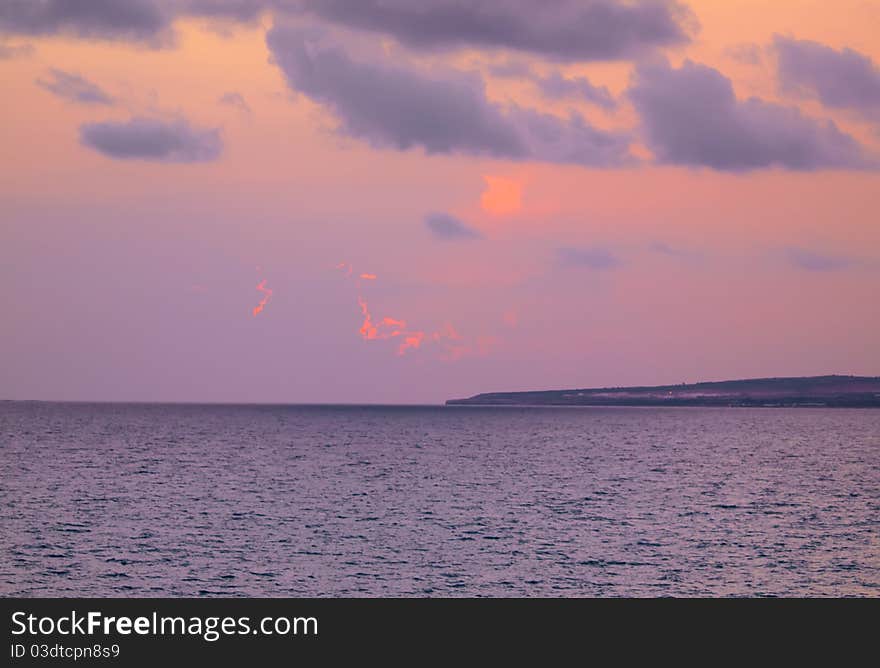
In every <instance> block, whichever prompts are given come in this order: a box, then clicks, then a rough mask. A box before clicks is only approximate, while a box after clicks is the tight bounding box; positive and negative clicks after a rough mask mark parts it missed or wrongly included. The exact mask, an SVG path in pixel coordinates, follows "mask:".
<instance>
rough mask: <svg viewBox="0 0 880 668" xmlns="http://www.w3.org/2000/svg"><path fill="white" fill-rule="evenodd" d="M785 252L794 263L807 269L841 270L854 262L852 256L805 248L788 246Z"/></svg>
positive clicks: (800, 267)
mask: <svg viewBox="0 0 880 668" xmlns="http://www.w3.org/2000/svg"><path fill="white" fill-rule="evenodd" d="M785 254H786V257H787V258H788V261H789V262H791V264H792V265H794V266H795V267H797V268H798V269H804V270H806V271H839V270H841V269H847V268H849V267H851V266H852V265H853V264H854V262H853V260H852V259H850V258H846V257H839V256H834V255H825V254H822V253H816V252H814V251H809V250H805V249H803V248H787V249H786V251H785Z"/></svg>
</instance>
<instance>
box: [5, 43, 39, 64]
mask: <svg viewBox="0 0 880 668" xmlns="http://www.w3.org/2000/svg"><path fill="white" fill-rule="evenodd" d="M33 52H34V47H33V45H32V44H4V43H3V42H0V60H11V59H12V58H23V57H25V56H29V55H31V54H32V53H33Z"/></svg>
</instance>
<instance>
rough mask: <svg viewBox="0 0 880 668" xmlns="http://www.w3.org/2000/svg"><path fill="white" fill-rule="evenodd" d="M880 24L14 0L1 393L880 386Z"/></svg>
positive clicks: (740, 7) (378, 5)
mask: <svg viewBox="0 0 880 668" xmlns="http://www.w3.org/2000/svg"><path fill="white" fill-rule="evenodd" d="M878 25H880V1H874V0H840V1H839V2H835V3H829V2H820V1H818V0H776V1H775V2H772V3H768V2H766V1H760V2H759V1H757V0H691V1H689V2H687V3H684V2H669V1H665V0H647V1H644V2H622V1H619V0H580V1H575V0H492V1H491V2H490V1H489V0H473V1H472V2H467V3H463V2H458V1H455V0H423V1H421V2H410V1H407V0H362V1H360V2H345V1H343V0H324V1H317V0H315V1H312V0H252V1H251V0H131V1H130V2H126V3H119V2H116V1H115V0H93V1H92V2H79V1H77V0H33V1H31V0H28V1H24V0H0V81H2V86H3V89H4V95H3V104H0V147H2V148H0V314H2V315H0V337H2V338H0V343H2V345H0V399H45V400H82V401H89V400H111V401H194V402H202V401H204V402H271V403H438V402H442V401H444V400H445V399H448V398H453V397H463V396H470V395H473V394H476V393H478V392H488V391H515V390H535V389H554V388H578V387H600V386H623V385H651V384H666V383H681V382H697V381H703V380H722V379H732V378H750V377H767V376H794V375H818V374H830V373H839V374H856V375H880V334H878V333H880V297H878V295H880V219H878V212H880V33H878V31H877V29H876V27H877V26H878Z"/></svg>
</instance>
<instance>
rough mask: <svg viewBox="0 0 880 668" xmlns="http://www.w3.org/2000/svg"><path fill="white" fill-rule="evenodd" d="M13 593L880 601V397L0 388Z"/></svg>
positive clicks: (1, 584)
mask: <svg viewBox="0 0 880 668" xmlns="http://www.w3.org/2000/svg"><path fill="white" fill-rule="evenodd" d="M0 468H2V490H0V505H2V531H0V544H2V550H3V552H2V553H3V559H2V562H0V594H3V595H7V596H8V595H19V596H215V595H216V596H220V595H223V596H727V595H779V596H805V595H808V596H841V595H856V596H878V595H880V411H878V410H870V409H868V410H846V409H838V410H835V409H724V408H719V409H713V408H708V409H706V408H678V409H675V408H470V407H468V408H443V407H424V408H421V407H342V406H340V407H331V406H328V407H304V406H199V405H137V404H103V405H102V404H56V403H12V402H3V403H0Z"/></svg>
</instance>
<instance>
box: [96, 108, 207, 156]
mask: <svg viewBox="0 0 880 668" xmlns="http://www.w3.org/2000/svg"><path fill="white" fill-rule="evenodd" d="M79 135H80V142H81V143H82V144H83V145H85V146H88V147H89V148H93V149H95V150H96V151H99V152H100V153H103V154H104V155H106V156H108V157H111V158H116V159H117V160H151V161H157V162H209V161H212V160H216V159H217V158H219V157H220V154H221V153H222V152H223V140H222V138H221V137H220V130H219V129H216V128H210V129H200V128H195V127H193V126H192V125H190V124H189V123H188V122H187V121H185V120H182V119H178V120H175V121H162V120H157V119H149V118H133V119H131V120H130V121H126V122H115V121H106V122H102V123H85V124H84V125H81V126H80V129H79Z"/></svg>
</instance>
